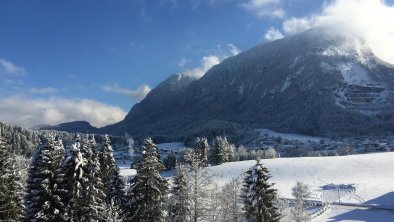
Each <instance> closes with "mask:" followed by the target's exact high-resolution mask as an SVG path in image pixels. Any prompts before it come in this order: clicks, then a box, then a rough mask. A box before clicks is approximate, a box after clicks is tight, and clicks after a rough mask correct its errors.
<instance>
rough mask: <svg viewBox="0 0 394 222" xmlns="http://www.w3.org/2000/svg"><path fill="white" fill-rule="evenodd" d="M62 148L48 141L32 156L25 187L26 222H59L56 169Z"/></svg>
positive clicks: (60, 214)
mask: <svg viewBox="0 0 394 222" xmlns="http://www.w3.org/2000/svg"><path fill="white" fill-rule="evenodd" d="M63 153H64V148H63V145H62V142H61V141H55V140H54V139H53V138H49V139H48V141H47V142H46V143H45V144H44V145H42V146H40V147H39V148H38V150H37V152H36V153H35V155H34V157H33V160H32V163H31V165H30V168H29V172H28V179H27V185H26V193H27V194H26V196H25V206H26V217H25V220H26V221H62V220H63V219H64V218H62V210H63V209H64V202H63V200H62V199H61V196H62V193H61V189H60V184H61V176H60V175H59V169H60V166H61V160H62V157H63V155H62V154H63Z"/></svg>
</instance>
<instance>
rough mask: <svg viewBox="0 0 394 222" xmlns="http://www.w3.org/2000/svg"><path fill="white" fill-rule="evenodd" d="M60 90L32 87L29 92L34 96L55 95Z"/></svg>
mask: <svg viewBox="0 0 394 222" xmlns="http://www.w3.org/2000/svg"><path fill="white" fill-rule="evenodd" d="M58 91H59V90H58V89H57V88H54V87H46V88H36V87H32V88H30V90H29V92H30V93H32V94H53V93H56V92H58Z"/></svg>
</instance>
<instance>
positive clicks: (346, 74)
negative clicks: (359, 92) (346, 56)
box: [339, 63, 373, 85]
mask: <svg viewBox="0 0 394 222" xmlns="http://www.w3.org/2000/svg"><path fill="white" fill-rule="evenodd" d="M339 69H340V70H341V73H342V76H343V78H344V80H345V82H346V83H347V84H354V85H366V84H368V83H373V82H372V80H371V79H370V78H369V75H368V73H367V71H365V69H364V68H363V67H361V66H360V65H359V64H357V63H342V64H339Z"/></svg>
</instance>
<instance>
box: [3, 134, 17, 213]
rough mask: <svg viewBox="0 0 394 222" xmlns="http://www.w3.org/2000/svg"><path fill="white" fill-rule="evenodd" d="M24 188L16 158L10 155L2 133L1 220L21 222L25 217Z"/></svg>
mask: <svg viewBox="0 0 394 222" xmlns="http://www.w3.org/2000/svg"><path fill="white" fill-rule="evenodd" d="M22 196H23V187H22V181H21V177H20V173H19V172H18V169H16V167H15V157H14V156H13V155H9V154H8V151H7V146H6V143H5V142H4V141H3V140H2V137H1V133H0V220H2V221H20V220H21V219H22V216H23V204H22Z"/></svg>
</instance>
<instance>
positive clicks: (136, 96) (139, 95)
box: [102, 85, 151, 103]
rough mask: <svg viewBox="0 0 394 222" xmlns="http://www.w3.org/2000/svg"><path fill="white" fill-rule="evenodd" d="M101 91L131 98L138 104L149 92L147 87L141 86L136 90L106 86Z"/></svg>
mask: <svg viewBox="0 0 394 222" xmlns="http://www.w3.org/2000/svg"><path fill="white" fill-rule="evenodd" d="M102 89H103V90H104V91H106V92H112V93H117V94H121V95H124V96H127V97H129V98H131V99H132V100H133V101H134V102H136V103H137V102H140V101H141V100H142V99H144V98H145V96H146V95H147V94H148V93H149V92H150V91H151V88H150V87H149V86H148V85H141V86H139V87H138V88H137V89H134V90H130V89H124V88H121V87H119V86H117V85H107V86H103V87H102Z"/></svg>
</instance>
